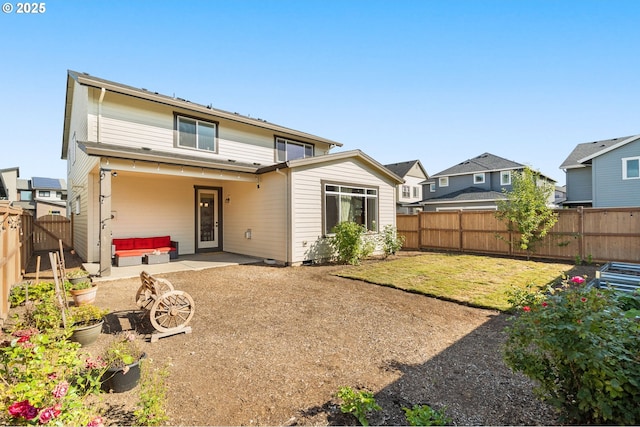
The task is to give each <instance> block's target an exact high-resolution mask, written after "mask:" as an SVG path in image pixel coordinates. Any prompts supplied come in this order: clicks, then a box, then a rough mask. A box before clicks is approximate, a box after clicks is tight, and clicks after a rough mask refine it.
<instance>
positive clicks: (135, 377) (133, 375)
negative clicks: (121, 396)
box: [102, 354, 146, 393]
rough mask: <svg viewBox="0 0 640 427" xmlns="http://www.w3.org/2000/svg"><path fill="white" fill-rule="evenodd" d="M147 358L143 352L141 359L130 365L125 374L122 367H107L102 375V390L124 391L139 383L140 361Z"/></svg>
mask: <svg viewBox="0 0 640 427" xmlns="http://www.w3.org/2000/svg"><path fill="white" fill-rule="evenodd" d="M145 358H146V354H143V355H142V357H141V358H140V360H138V361H137V362H135V363H132V364H131V365H129V371H128V372H127V373H126V374H125V373H124V371H123V370H122V368H107V371H106V372H105V373H104V375H103V376H102V390H103V391H105V392H107V393H109V392H113V393H123V392H125V391H129V390H131V389H132V388H135V386H137V385H138V382H139V381H140V362H141V361H142V360H143V359H145Z"/></svg>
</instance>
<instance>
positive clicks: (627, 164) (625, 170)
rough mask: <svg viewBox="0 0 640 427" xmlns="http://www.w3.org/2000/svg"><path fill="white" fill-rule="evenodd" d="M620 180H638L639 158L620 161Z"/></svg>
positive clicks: (639, 176)
mask: <svg viewBox="0 0 640 427" xmlns="http://www.w3.org/2000/svg"><path fill="white" fill-rule="evenodd" d="M622 179H640V157H625V158H623V159H622Z"/></svg>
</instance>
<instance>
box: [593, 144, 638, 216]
mask: <svg viewBox="0 0 640 427" xmlns="http://www.w3.org/2000/svg"><path fill="white" fill-rule="evenodd" d="M637 156H640V141H634V142H631V143H629V144H626V145H624V146H622V147H620V148H617V149H615V150H613V151H610V152H608V153H605V154H603V155H601V156H598V157H596V158H594V159H593V166H592V169H593V171H592V174H593V178H594V179H593V182H594V186H593V207H596V208H599V207H630V206H640V179H624V180H623V179H622V159H623V158H625V157H637Z"/></svg>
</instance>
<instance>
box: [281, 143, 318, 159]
mask: <svg viewBox="0 0 640 427" xmlns="http://www.w3.org/2000/svg"><path fill="white" fill-rule="evenodd" d="M276 152H277V161H278V162H286V161H288V160H295V159H304V158H305V157H313V145H311V144H305V143H304V142H298V141H293V140H290V139H285V138H276Z"/></svg>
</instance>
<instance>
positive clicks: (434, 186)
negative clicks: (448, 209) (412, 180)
mask: <svg viewBox="0 0 640 427" xmlns="http://www.w3.org/2000/svg"><path fill="white" fill-rule="evenodd" d="M429 192H430V193H435V192H436V183H435V182H432V183H431V184H429Z"/></svg>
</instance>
